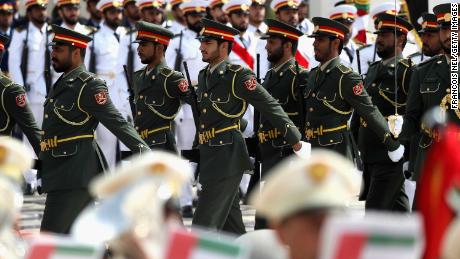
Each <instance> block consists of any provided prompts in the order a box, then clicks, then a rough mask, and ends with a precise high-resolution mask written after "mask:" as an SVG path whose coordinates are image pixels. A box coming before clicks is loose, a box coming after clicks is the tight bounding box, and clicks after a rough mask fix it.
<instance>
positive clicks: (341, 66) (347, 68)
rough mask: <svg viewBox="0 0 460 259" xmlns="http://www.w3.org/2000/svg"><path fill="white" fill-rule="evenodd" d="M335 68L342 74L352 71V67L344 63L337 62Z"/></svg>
mask: <svg viewBox="0 0 460 259" xmlns="http://www.w3.org/2000/svg"><path fill="white" fill-rule="evenodd" d="M337 68H338V69H339V70H340V72H342V73H343V74H348V73H351V72H353V69H352V68H351V67H347V66H345V65H344V64H338V65H337Z"/></svg>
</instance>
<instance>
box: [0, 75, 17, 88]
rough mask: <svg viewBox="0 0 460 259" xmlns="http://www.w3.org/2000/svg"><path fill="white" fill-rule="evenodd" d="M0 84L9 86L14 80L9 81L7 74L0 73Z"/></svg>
mask: <svg viewBox="0 0 460 259" xmlns="http://www.w3.org/2000/svg"><path fill="white" fill-rule="evenodd" d="M0 84H1V85H3V87H9V86H11V85H13V84H14V82H13V81H11V79H9V78H8V77H7V76H5V75H0Z"/></svg>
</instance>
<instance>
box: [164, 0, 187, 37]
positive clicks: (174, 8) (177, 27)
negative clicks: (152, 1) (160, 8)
mask: <svg viewBox="0 0 460 259" xmlns="http://www.w3.org/2000/svg"><path fill="white" fill-rule="evenodd" d="M183 2H184V1H183V0H171V1H170V2H169V4H170V5H171V15H172V16H173V17H174V20H173V21H172V22H171V26H170V27H169V28H168V30H170V31H172V33H174V35H178V34H180V32H181V31H182V30H184V29H185V28H187V23H186V22H185V17H184V13H183V12H182V10H181V9H180V4H182V3H183Z"/></svg>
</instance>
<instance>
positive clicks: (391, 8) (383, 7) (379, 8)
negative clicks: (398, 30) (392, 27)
mask: <svg viewBox="0 0 460 259" xmlns="http://www.w3.org/2000/svg"><path fill="white" fill-rule="evenodd" d="M400 9H401V5H400V3H399V1H397V2H396V6H395V3H394V2H384V3H380V4H377V5H375V6H374V7H373V8H372V9H371V11H370V13H369V16H370V17H371V18H372V19H374V17H375V16H377V15H378V14H380V13H384V12H386V13H390V14H398V13H399V10H400ZM395 11H396V13H395Z"/></svg>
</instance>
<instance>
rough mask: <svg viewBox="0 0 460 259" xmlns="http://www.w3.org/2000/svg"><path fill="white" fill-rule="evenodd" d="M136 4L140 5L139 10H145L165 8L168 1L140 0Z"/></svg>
mask: <svg viewBox="0 0 460 259" xmlns="http://www.w3.org/2000/svg"><path fill="white" fill-rule="evenodd" d="M136 4H137V6H138V7H139V10H143V9H145V8H156V9H164V8H165V6H166V2H165V1H164V0H138V1H137V2H136Z"/></svg>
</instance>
